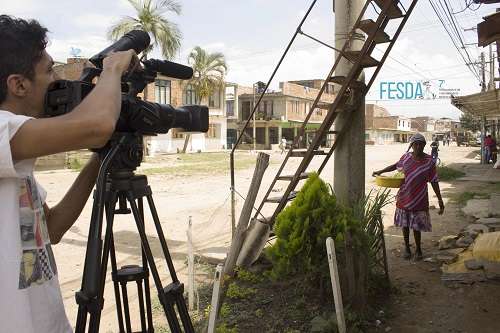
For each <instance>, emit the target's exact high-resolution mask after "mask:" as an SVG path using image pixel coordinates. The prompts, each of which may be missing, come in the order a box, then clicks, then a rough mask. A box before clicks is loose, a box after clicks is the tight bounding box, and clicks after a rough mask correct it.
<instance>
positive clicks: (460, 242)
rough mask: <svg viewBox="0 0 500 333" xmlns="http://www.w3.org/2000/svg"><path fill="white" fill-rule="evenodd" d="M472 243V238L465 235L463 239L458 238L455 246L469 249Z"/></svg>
mask: <svg viewBox="0 0 500 333" xmlns="http://www.w3.org/2000/svg"><path fill="white" fill-rule="evenodd" d="M472 243H474V238H472V237H471V236H469V235H467V236H463V237H461V238H459V239H458V240H457V241H456V246H457V247H469V245H471V244H472Z"/></svg>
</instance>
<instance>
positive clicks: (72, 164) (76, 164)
mask: <svg viewBox="0 0 500 333" xmlns="http://www.w3.org/2000/svg"><path fill="white" fill-rule="evenodd" d="M83 166H84V163H83V162H82V161H80V160H79V159H78V158H72V159H70V160H69V163H68V167H69V168H70V169H71V170H75V171H81V170H82V169H83Z"/></svg>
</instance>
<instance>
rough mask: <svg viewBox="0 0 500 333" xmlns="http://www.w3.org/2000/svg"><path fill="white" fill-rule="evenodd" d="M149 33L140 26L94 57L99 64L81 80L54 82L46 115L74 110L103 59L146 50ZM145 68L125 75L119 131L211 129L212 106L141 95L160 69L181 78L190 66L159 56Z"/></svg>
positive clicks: (149, 132) (189, 74) (187, 74)
mask: <svg viewBox="0 0 500 333" xmlns="http://www.w3.org/2000/svg"><path fill="white" fill-rule="evenodd" d="M149 42H150V39H149V35H148V34H147V33H146V32H144V31H140V30H134V31H131V32H129V33H127V34H125V36H123V37H122V38H121V39H120V40H118V41H117V42H116V43H114V44H113V45H111V46H110V47H108V48H106V49H105V50H103V51H101V52H100V53H99V54H97V55H95V56H93V57H92V58H90V62H92V63H93V64H94V65H95V66H96V67H95V68H85V69H84V71H83V73H82V75H81V77H80V80H78V81H69V80H58V81H55V82H53V83H52V84H51V85H50V86H49V89H48V92H47V95H46V98H45V115H46V116H49V117H53V116H59V115H63V114H65V113H68V112H70V111H71V110H73V109H74V108H75V107H76V106H77V105H78V104H79V103H80V102H81V101H82V100H83V99H84V98H85V96H87V94H89V93H90V92H91V91H92V89H93V88H94V86H95V84H94V83H93V82H94V79H96V78H98V77H99V75H100V74H101V72H102V61H103V59H104V58H105V57H106V55H108V54H109V53H110V52H114V51H125V50H130V49H134V50H135V51H136V52H137V53H140V52H142V51H143V50H144V49H145V48H146V47H148V46H149ZM142 64H143V68H142V69H140V70H137V71H133V72H131V73H130V74H129V75H127V76H125V77H123V78H122V105H121V113H120V117H119V120H118V122H117V124H116V131H117V132H125V133H135V134H137V135H156V134H164V133H167V132H168V131H169V130H170V129H171V128H182V129H183V130H185V131H187V132H207V131H208V107H206V106H200V105H186V106H182V107H180V108H174V107H172V106H171V105H168V104H159V103H152V102H147V101H144V100H142V99H141V98H139V97H138V96H137V95H138V94H139V93H140V92H142V91H143V90H144V88H145V87H146V86H147V84H149V83H152V82H154V81H155V79H156V77H157V75H158V73H161V74H164V75H167V76H170V77H175V78H179V79H189V78H191V77H192V75H193V70H192V69H191V68H190V67H187V66H184V65H181V64H176V63H173V62H169V61H162V60H156V59H150V60H145V61H143V62H142Z"/></svg>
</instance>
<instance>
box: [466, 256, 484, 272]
mask: <svg viewBox="0 0 500 333" xmlns="http://www.w3.org/2000/svg"><path fill="white" fill-rule="evenodd" d="M464 264H465V267H466V268H467V269H470V270H473V271H475V270H478V269H482V268H483V267H484V266H483V262H482V261H481V260H476V259H469V260H465V261H464Z"/></svg>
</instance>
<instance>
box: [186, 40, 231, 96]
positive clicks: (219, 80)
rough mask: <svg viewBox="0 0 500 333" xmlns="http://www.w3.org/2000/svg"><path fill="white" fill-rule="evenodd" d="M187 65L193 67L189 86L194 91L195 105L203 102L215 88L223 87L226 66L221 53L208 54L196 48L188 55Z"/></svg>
mask: <svg viewBox="0 0 500 333" xmlns="http://www.w3.org/2000/svg"><path fill="white" fill-rule="evenodd" d="M188 63H189V64H190V65H191V66H192V67H193V78H192V79H191V80H190V81H189V84H191V86H192V87H193V89H194V91H195V95H196V103H197V104H199V103H201V102H205V101H206V99H207V98H208V97H210V95H212V94H213V93H214V92H215V91H216V90H217V88H220V87H222V86H224V75H225V74H226V72H227V65H226V59H225V57H224V55H223V54H222V53H220V52H215V53H209V52H207V51H205V50H204V49H202V48H201V47H199V46H196V47H195V48H194V49H193V50H192V51H191V53H190V54H189V57H188Z"/></svg>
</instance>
